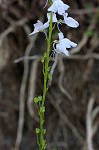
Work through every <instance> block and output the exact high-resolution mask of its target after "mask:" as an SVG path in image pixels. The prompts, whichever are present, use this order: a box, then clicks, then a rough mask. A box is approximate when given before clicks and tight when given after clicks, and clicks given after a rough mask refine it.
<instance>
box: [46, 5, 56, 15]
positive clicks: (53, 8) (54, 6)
mask: <svg viewBox="0 0 99 150" xmlns="http://www.w3.org/2000/svg"><path fill="white" fill-rule="evenodd" d="M48 11H52V12H54V13H56V12H57V7H56V5H55V4H54V3H53V4H52V6H50V7H49V8H48Z"/></svg>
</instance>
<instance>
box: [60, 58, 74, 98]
mask: <svg viewBox="0 0 99 150" xmlns="http://www.w3.org/2000/svg"><path fill="white" fill-rule="evenodd" d="M58 68H59V71H60V77H59V81H58V85H59V88H60V90H61V92H62V93H63V94H64V95H65V96H66V97H67V98H68V99H69V100H70V101H72V97H71V95H70V94H69V93H68V92H67V90H66V89H65V88H64V87H63V84H62V82H63V78H64V70H65V67H64V63H63V60H62V58H61V57H59V67H58Z"/></svg>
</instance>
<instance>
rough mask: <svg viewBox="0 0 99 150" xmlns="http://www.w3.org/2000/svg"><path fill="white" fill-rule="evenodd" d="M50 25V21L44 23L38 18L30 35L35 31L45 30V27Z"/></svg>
mask: <svg viewBox="0 0 99 150" xmlns="http://www.w3.org/2000/svg"><path fill="white" fill-rule="evenodd" d="M48 27H49V21H47V22H46V23H44V24H43V23H42V22H41V21H40V20H38V21H37V23H35V24H34V31H33V32H32V33H30V34H29V35H33V34H35V33H38V32H40V31H43V30H44V29H46V28H48Z"/></svg>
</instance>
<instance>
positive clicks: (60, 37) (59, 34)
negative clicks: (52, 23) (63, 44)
mask: <svg viewBox="0 0 99 150" xmlns="http://www.w3.org/2000/svg"><path fill="white" fill-rule="evenodd" d="M58 37H59V41H60V40H62V39H63V38H64V35H63V33H62V32H60V33H58Z"/></svg>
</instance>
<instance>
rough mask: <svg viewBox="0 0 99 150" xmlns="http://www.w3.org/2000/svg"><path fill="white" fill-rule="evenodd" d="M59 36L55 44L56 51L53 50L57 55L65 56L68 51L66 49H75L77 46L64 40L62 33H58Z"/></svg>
mask: <svg viewBox="0 0 99 150" xmlns="http://www.w3.org/2000/svg"><path fill="white" fill-rule="evenodd" d="M58 36H59V41H58V43H57V44H56V49H54V50H55V51H56V52H57V53H61V54H65V55H67V56H68V55H69V51H68V50H67V48H72V47H76V46H77V44H76V43H74V42H72V41H70V40H69V39H67V38H64V35H63V33H62V32H60V33H59V34H58Z"/></svg>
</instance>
